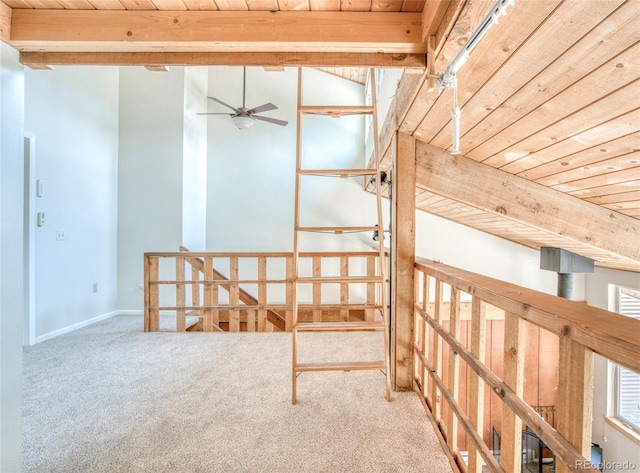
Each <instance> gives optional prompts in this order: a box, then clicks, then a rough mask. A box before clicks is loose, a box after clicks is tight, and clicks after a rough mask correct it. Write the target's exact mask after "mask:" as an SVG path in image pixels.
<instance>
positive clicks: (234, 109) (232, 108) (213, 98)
mask: <svg viewBox="0 0 640 473" xmlns="http://www.w3.org/2000/svg"><path fill="white" fill-rule="evenodd" d="M207 98H208V99H209V100H213V101H214V102H218V103H219V104H220V105H224V106H225V107H227V108H230V109H231V110H233V111H234V112H236V113H238V109H237V108H234V107H232V106H231V105H229V104H228V103H224V102H223V101H222V100H220V99H217V98H215V97H207Z"/></svg>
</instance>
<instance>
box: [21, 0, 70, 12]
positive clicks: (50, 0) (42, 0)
mask: <svg viewBox="0 0 640 473" xmlns="http://www.w3.org/2000/svg"><path fill="white" fill-rule="evenodd" d="M29 4H30V5H31V6H32V7H33V8H42V9H53V10H58V9H63V7H62V5H61V4H60V2H58V1H57V0H29Z"/></svg>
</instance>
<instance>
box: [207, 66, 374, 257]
mask: <svg viewBox="0 0 640 473" xmlns="http://www.w3.org/2000/svg"><path fill="white" fill-rule="evenodd" d="M303 85H304V87H303V103H305V104H306V105H326V104H331V103H333V104H341V105H354V104H359V103H363V100H364V99H363V87H362V86H361V85H358V84H355V83H352V82H349V81H345V80H343V79H341V78H337V77H334V76H331V75H329V74H325V73H323V72H320V71H316V70H312V69H305V72H304V77H303ZM209 95H211V96H214V97H217V98H219V99H220V100H222V101H224V102H226V103H228V104H230V105H232V106H240V105H241V104H242V68H227V67H214V68H211V71H210V74H209ZM266 102H272V103H274V104H276V105H277V106H278V107H279V109H278V110H274V111H272V112H266V113H264V115H265V116H270V117H274V118H279V119H283V120H287V121H289V124H288V125H287V126H286V127H280V126H276V125H272V124H269V123H264V122H259V121H258V122H256V124H255V125H254V126H253V127H252V128H250V129H247V130H238V129H237V128H235V126H234V125H233V124H232V122H231V120H230V119H229V118H228V117H225V116H211V117H208V118H207V120H208V125H209V133H208V137H209V140H208V144H209V149H208V155H209V168H208V170H209V172H208V174H209V175H208V196H207V199H208V200H207V202H208V204H207V212H208V213H207V249H208V250H211V251H291V250H292V248H293V218H294V185H295V166H296V165H295V160H296V108H297V70H296V69H295V68H286V69H285V71H283V72H265V71H264V70H263V69H262V68H252V67H250V68H247V98H246V105H247V107H255V106H258V105H261V104H263V103H266ZM209 111H212V112H213V111H220V112H224V111H226V109H225V108H224V107H222V106H219V105H217V104H215V103H213V102H211V103H210V104H209ZM363 140H364V135H363V118H362V117H355V118H354V117H345V118H340V119H332V118H330V117H313V116H309V117H306V118H305V119H304V121H303V140H302V142H303V167H304V168H307V169H308V168H314V167H315V168H321V167H324V168H338V167H343V168H348V167H362V166H363V165H364V155H363V147H362V143H363ZM303 179H304V182H303V184H302V186H301V205H302V211H301V214H303V215H305V216H306V217H309V218H308V219H306V220H305V221H303V222H301V223H302V224H308V225H314V226H315V225H331V224H333V225H345V224H352V225H356V224H358V222H364V224H365V225H373V224H374V223H375V221H376V217H375V200H373V199H372V197H371V196H369V195H366V194H365V193H364V192H362V186H361V182H360V181H359V180H355V179H349V180H346V181H345V180H341V179H335V178H312V177H305V178H303ZM363 238H364V237H362V236H360V235H357V236H352V237H347V239H348V240H350V241H348V242H347V243H346V245H345V244H344V240H345V238H344V237H342V238H341V239H340V238H337V239H336V238H335V237H322V236H318V235H311V236H306V237H305V240H304V242H303V243H304V244H303V245H302V246H301V249H303V250H304V249H307V250H308V249H312V248H315V249H318V250H322V249H330V248H341V247H342V248H351V249H357V246H356V247H354V244H355V245H362V243H361V242H360V240H361V239H363ZM366 238H367V239H370V237H369V236H367V237H366Z"/></svg>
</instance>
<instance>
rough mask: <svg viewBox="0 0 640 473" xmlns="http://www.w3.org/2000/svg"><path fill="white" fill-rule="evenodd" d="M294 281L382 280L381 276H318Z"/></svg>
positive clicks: (346, 281)
mask: <svg viewBox="0 0 640 473" xmlns="http://www.w3.org/2000/svg"><path fill="white" fill-rule="evenodd" d="M294 282H298V283H314V282H320V283H336V282H345V283H359V282H366V283H381V282H384V279H383V278H382V276H325V277H318V278H298V279H296V280H295V281H294Z"/></svg>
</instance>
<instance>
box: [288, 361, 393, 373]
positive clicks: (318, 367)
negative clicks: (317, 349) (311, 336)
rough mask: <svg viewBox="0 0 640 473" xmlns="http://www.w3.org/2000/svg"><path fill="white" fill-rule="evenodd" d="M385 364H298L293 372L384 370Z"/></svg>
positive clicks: (377, 362)
mask: <svg viewBox="0 0 640 473" xmlns="http://www.w3.org/2000/svg"><path fill="white" fill-rule="evenodd" d="M386 369H387V364H386V363H385V362H384V360H383V361H341V362H333V363H300V364H298V365H296V366H295V367H294V368H293V370H294V371H295V372H296V373H301V372H303V371H357V370H386Z"/></svg>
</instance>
